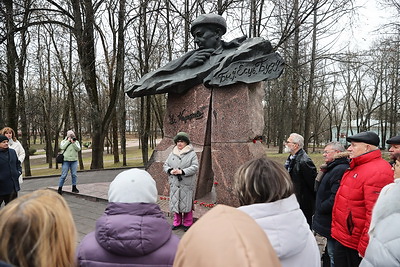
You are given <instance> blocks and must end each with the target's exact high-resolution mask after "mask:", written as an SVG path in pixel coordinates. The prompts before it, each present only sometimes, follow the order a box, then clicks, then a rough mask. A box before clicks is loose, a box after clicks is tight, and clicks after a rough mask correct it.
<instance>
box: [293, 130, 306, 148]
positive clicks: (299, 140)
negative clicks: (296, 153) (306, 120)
mask: <svg viewBox="0 0 400 267" xmlns="http://www.w3.org/2000/svg"><path fill="white" fill-rule="evenodd" d="M290 136H291V137H292V142H293V143H296V144H298V145H299V147H300V148H303V147H304V137H303V136H301V135H299V134H298V133H291V134H290Z"/></svg>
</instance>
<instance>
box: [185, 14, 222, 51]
mask: <svg viewBox="0 0 400 267" xmlns="http://www.w3.org/2000/svg"><path fill="white" fill-rule="evenodd" d="M190 32H191V33H192V35H193V37H194V42H195V43H196V45H197V46H198V47H199V48H218V47H219V46H220V45H221V37H222V35H224V34H225V33H226V21H225V19H224V18H223V17H222V16H220V15H217V14H202V15H200V16H199V17H197V18H196V19H195V20H194V21H193V22H192V25H191V27H190Z"/></svg>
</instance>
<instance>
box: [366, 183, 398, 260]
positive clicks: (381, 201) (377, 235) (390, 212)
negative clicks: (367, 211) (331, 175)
mask: <svg viewBox="0 0 400 267" xmlns="http://www.w3.org/2000/svg"><path fill="white" fill-rule="evenodd" d="M399 222H400V178H398V179H396V180H395V182H394V183H391V184H388V185H386V186H385V187H384V188H382V191H381V193H380V195H379V198H378V200H377V201H376V204H375V206H374V209H373V210H372V219H371V226H370V228H369V243H368V247H367V250H366V251H365V257H364V259H363V260H362V262H361V265H360V266H361V267H370V266H374V267H391V266H400V230H399Z"/></svg>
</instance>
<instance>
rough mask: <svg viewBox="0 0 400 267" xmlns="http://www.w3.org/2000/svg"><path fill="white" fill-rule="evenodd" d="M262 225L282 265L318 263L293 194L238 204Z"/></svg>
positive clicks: (300, 266) (299, 266)
mask: <svg viewBox="0 0 400 267" xmlns="http://www.w3.org/2000/svg"><path fill="white" fill-rule="evenodd" d="M238 209H240V210H241V211H244V212H245V213H247V214H248V215H250V216H251V217H252V218H253V219H255V220H256V222H257V223H258V225H260V226H261V228H262V229H264V231H265V233H266V234H267V236H268V238H269V240H270V242H271V244H272V247H273V248H274V249H275V252H276V254H277V255H278V258H279V260H280V262H281V264H282V266H283V267H293V266H296V267H315V266H317V267H319V266H321V260H320V254H319V250H318V245H317V241H316V240H315V237H314V235H313V233H312V232H311V230H310V227H309V225H308V224H307V222H306V218H305V217H304V214H303V212H302V211H301V210H300V206H299V203H298V202H297V199H296V196H295V195H294V194H293V195H291V196H290V197H288V198H285V199H281V200H278V201H275V202H271V203H259V204H252V205H247V206H242V207H239V208H238Z"/></svg>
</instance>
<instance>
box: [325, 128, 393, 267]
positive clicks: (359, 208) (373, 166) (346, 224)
mask: <svg viewBox="0 0 400 267" xmlns="http://www.w3.org/2000/svg"><path fill="white" fill-rule="evenodd" d="M347 141H348V142H350V143H351V145H350V146H349V148H348V149H347V150H348V151H349V152H350V159H351V161H350V168H349V169H348V170H347V171H346V172H345V173H344V174H343V177H342V180H341V182H340V186H339V190H338V192H337V194H336V197H335V203H334V206H333V211H332V237H333V238H334V239H335V240H336V241H337V242H336V244H335V254H334V259H335V266H336V267H338V266H339V267H340V266H358V265H359V264H360V262H361V260H362V258H361V257H363V256H364V253H365V249H366V247H367V245H368V241H369V236H368V229H369V225H370V222H371V214H372V208H373V207H374V204H375V202H376V200H377V198H378V196H379V193H380V191H381V189H382V187H384V186H385V185H387V184H389V183H392V182H393V171H392V168H391V166H390V164H389V163H388V162H387V161H385V160H384V159H382V154H381V151H380V150H379V148H378V146H379V143H380V139H379V136H378V135H377V134H376V133H374V132H362V133H358V134H356V135H353V136H349V137H348V138H347Z"/></svg>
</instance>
